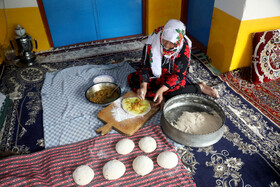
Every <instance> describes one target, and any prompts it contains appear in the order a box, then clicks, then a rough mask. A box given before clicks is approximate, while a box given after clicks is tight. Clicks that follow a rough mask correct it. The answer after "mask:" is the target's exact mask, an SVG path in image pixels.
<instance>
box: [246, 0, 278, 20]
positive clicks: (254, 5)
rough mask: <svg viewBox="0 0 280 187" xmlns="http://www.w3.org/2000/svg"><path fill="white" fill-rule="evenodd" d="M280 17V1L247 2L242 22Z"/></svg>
mask: <svg viewBox="0 0 280 187" xmlns="http://www.w3.org/2000/svg"><path fill="white" fill-rule="evenodd" d="M277 16H280V0H246V5H245V11H244V14H243V18H242V20H251V19H261V18H269V17H277Z"/></svg>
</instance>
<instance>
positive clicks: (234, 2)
mask: <svg viewBox="0 0 280 187" xmlns="http://www.w3.org/2000/svg"><path fill="white" fill-rule="evenodd" d="M263 1H267V0H263ZM245 2H246V0H215V4H214V7H216V8H218V9H220V10H222V11H224V12H226V13H227V14H229V15H231V16H233V17H235V18H237V19H239V20H241V19H242V17H243V12H244V8H245Z"/></svg>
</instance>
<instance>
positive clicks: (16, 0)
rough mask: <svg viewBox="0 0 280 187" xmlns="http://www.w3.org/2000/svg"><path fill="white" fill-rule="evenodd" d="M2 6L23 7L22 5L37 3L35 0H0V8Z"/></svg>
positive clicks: (28, 5)
mask: <svg viewBox="0 0 280 187" xmlns="http://www.w3.org/2000/svg"><path fill="white" fill-rule="evenodd" d="M4 3H5V4H4ZM4 7H5V8H24V7H38V5H37V1H36V0H0V9H3V8H4Z"/></svg>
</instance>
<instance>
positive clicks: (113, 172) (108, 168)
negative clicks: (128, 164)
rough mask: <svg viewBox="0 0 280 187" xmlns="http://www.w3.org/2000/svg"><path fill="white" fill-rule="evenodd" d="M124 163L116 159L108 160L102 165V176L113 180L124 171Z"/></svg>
mask: <svg viewBox="0 0 280 187" xmlns="http://www.w3.org/2000/svg"><path fill="white" fill-rule="evenodd" d="M125 169H126V168H125V165H124V164H123V163H122V162H121V161H118V160H110V161H109V162H107V163H106V164H105V165H104V166H103V176H104V178H105V179H107V180H115V179H118V178H120V177H121V176H123V174H124V173H125Z"/></svg>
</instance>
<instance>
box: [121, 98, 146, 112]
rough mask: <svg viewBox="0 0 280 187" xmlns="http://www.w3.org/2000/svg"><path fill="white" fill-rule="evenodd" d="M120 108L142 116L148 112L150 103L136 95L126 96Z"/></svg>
mask: <svg viewBox="0 0 280 187" xmlns="http://www.w3.org/2000/svg"><path fill="white" fill-rule="evenodd" d="M122 108H123V110H124V111H126V112H127V113H129V114H132V115H135V116H140V115H141V116H142V115H145V114H147V113H148V112H150V110H151V105H150V103H149V101H147V100H141V99H139V98H138V97H127V98H124V99H123V100H122Z"/></svg>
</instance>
